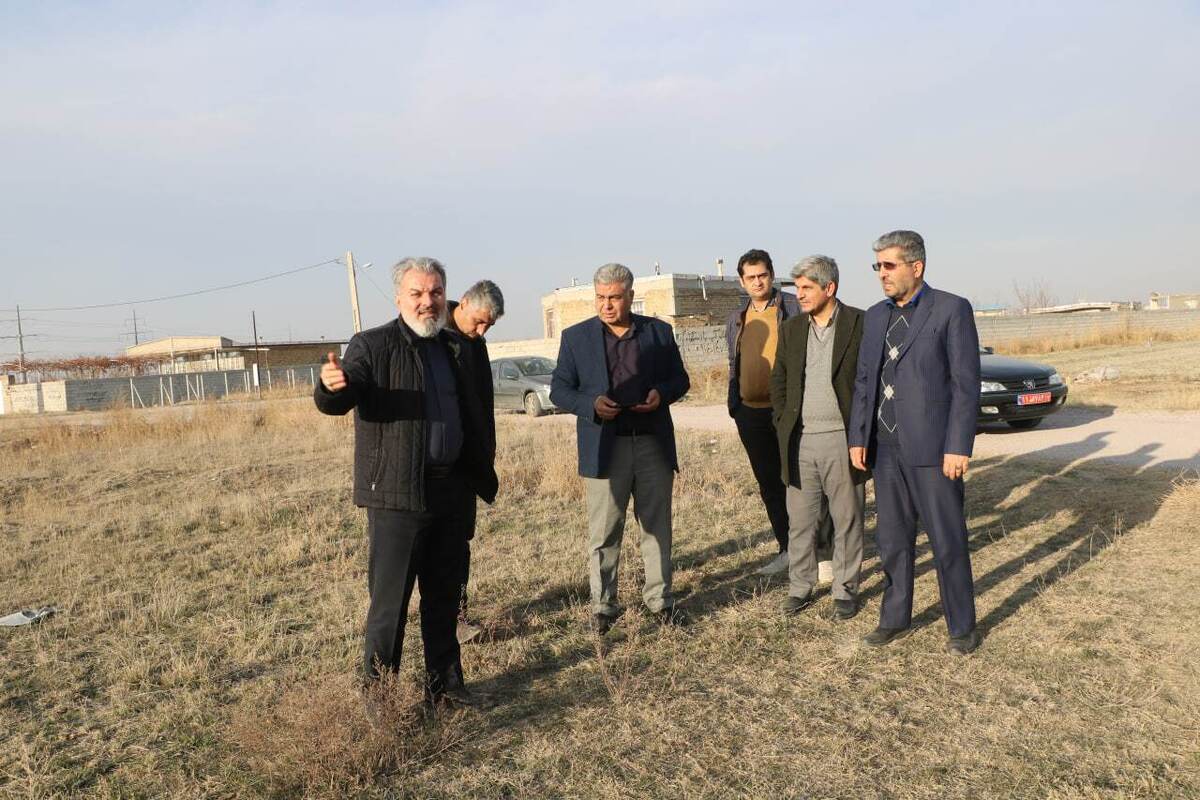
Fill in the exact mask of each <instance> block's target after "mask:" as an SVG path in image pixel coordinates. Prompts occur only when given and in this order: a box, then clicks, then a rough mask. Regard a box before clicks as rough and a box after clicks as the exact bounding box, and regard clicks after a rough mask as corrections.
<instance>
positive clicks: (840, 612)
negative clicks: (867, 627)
mask: <svg viewBox="0 0 1200 800" xmlns="http://www.w3.org/2000/svg"><path fill="white" fill-rule="evenodd" d="M857 613H858V598H856V597H855V598H851V599H849V600H836V599H835V600H834V601H833V618H834V619H843V620H844V619H853V618H854V615H856V614H857Z"/></svg>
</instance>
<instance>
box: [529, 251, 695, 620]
mask: <svg viewBox="0 0 1200 800" xmlns="http://www.w3.org/2000/svg"><path fill="white" fill-rule="evenodd" d="M592 282H593V284H594V286H595V289H596V316H595V317H592V318H591V319H587V320H584V321H583V322H580V323H578V324H576V325H572V326H571V327H569V328H567V329H566V330H564V331H563V333H562V340H561V342H560V344H559V349H558V365H557V366H556V367H555V368H554V375H553V377H552V379H551V382H550V399H551V401H553V403H554V404H555V405H556V406H558V407H559V408H565V409H567V410H568V411H570V412H571V413H572V414H574V415H575V416H576V417H578V420H577V421H576V436H577V440H578V447H579V474H580V475H582V476H583V479H584V484H585V488H586V490H587V505H588V559H589V561H588V572H589V578H590V584H591V593H592V627H593V629H594V630H595V631H596V632H597V633H599V634H601V635H603V634H604V633H606V632H608V630H609V629H610V628H611V627H612V625H613V623H614V622H615V621H616V619H617V617H619V616H620V615H621V611H622V609H621V607H620V605H618V603H617V568H618V566H619V561H620V556H621V539H622V537H623V535H624V531H625V513H626V509H627V507H628V505H629V497H630V495H631V494H632V496H633V511H634V516H635V517H636V518H637V520H638V522H639V523H640V525H641V528H642V541H641V547H642V560H643V562H644V563H645V569H646V585H645V587H644V588H643V590H642V599H643V601H644V602H645V604H646V607H647V608H649V609H650V611H651V612H652V613H653V614H655V615H656V616H658V618H659V620H660V621H661V622H662V623H663V624H666V625H670V624H674V623H676V622H678V621H679V619H678V616H677V615H676V612H675V600H674V596H673V595H672V594H671V489H672V487H673V486H674V483H675V472H676V471H677V470H678V469H679V463H678V458H677V456H676V452H675V428H674V426H673V424H672V423H671V412H670V409H669V406H670V405H671V403H674V402H675V401H677V400H679V399H680V398H682V397H683V396H684V395H685V394H687V391H688V389H689V388H690V386H691V384H690V382H689V380H688V374H687V371H686V370H684V368H683V359H682V358H681V357H680V355H679V348H678V347H677V346H676V344H675V336H674V333H673V332H672V330H671V326H670V325H667V324H666V323H665V322H661V321H659V320H656V319H653V318H652V317H644V316H641V315H640V314H633V313H632V308H633V273H631V272H630V271H629V269H628V268H626V267H624V266H622V265H621V264H605V265H604V266H602V267H600V269H598V270H596V274H595V277H594V279H593V281H592Z"/></svg>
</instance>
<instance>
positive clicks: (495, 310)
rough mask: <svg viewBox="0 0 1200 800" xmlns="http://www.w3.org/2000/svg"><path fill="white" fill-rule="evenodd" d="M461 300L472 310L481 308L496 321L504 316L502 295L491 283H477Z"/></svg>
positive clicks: (498, 288) (497, 287)
mask: <svg viewBox="0 0 1200 800" xmlns="http://www.w3.org/2000/svg"><path fill="white" fill-rule="evenodd" d="M462 299H463V302H464V303H468V304H470V305H471V307H472V308H482V309H483V310H484V311H486V312H488V313H489V314H491V315H492V316H493V317H495V318H496V319H500V318H501V317H503V316H504V295H503V294H502V293H501V292H500V287H499V286H497V285H496V284H494V283H492V282H491V281H479V282H478V283H476V284H475V285H474V286H472V287H471V288H470V289H467V291H466V292H464V293H463V296H462Z"/></svg>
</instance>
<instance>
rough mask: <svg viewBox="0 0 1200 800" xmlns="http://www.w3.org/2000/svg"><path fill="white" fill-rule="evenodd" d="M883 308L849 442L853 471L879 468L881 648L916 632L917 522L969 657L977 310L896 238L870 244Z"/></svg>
mask: <svg viewBox="0 0 1200 800" xmlns="http://www.w3.org/2000/svg"><path fill="white" fill-rule="evenodd" d="M873 249H874V251H875V263H874V264H873V265H872V267H873V268H874V269H875V271H876V272H878V273H879V282H880V284H881V286H882V288H883V293H884V296H885V299H884V300H883V301H882V302H879V303H876V304H875V305H874V306H872V307H871V308H870V309H868V310H867V316H866V324H865V327H864V331H863V341H862V346H861V348H860V349H859V357H858V373H857V375H856V378H855V385H854V407H853V411H852V414H851V419H850V430H849V431H848V436H847V441H848V444H849V446H850V463H851V464H852V465H853V466H854V467H855V468H856V469H860V470H863V469H867V468H868V466H869V467H870V469H871V470H872V472H873V474H874V478H875V504H876V511H877V514H878V521H877V523H876V528H875V540H876V545H877V547H878V549H879V559H880V562H881V563H882V565H883V571H884V591H883V602H882V604H881V606H880V611H879V626H878V627H877V628H876V629H875V630H874V631H872V632H871V633H869V634H868V635H867V636H866V638H865V640H864V641H865V642H866V644H868V645H870V646H873V647H880V646H883V645H885V644H887V643H889V642H891V641H893V640H895V639H898V638H900V637H901V636H904V635H905V634H907V633H908V632H909V629H910V626H911V624H912V605H913V565H914V562H915V561H916V552H915V549H916V536H917V520H918V519H920V521H921V523H922V524H923V525H924V527H925V530H926V533H927V535H928V537H929V543H930V546H931V547H932V548H933V559H934V567H935V569H936V570H937V579H938V589H939V591H940V593H941V599H942V608H943V609H944V611H945V615H946V627H947V628H948V629H949V633H950V638H949V640H948V641H947V642H946V648H945V649H946V651H947V652H948V653H951V654H953V655H966V654H968V653H971V652H973V651H974V650H975V649H976V648H977V647H978V646H979V644H980V641H981V637H980V634H979V631H978V630H977V629H976V627H975V588H974V582H973V579H972V576H971V557H970V553H969V551H968V548H967V525H966V518H965V516H964V512H963V479H964V478H965V476H966V473H967V465H968V463H969V461H970V457H971V452H972V448H973V447H974V442H975V419H976V415H977V414H978V409H979V335H978V333H977V332H976V329H975V316H974V313H973V312H972V310H971V304H970V303H969V302H967V300H965V299H964V298H962V297H959V296H957V295H953V294H950V293H949V292H943V291H939V290H937V289H934V288H933V287H932V286H930V285H928V284H927V283H925V241H924V239H922V238H921V235H920V234H918V233H916V232H915V231H905V230H899V231H892V232H891V233H886V234H884V235H883V236H881V237H879V238H878V239H877V240H876V241H875V244H874V246H873Z"/></svg>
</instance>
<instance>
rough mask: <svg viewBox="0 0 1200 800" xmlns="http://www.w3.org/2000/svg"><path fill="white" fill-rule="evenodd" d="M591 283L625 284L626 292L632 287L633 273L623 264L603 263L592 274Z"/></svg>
mask: <svg viewBox="0 0 1200 800" xmlns="http://www.w3.org/2000/svg"><path fill="white" fill-rule="evenodd" d="M592 283H593V284H596V285H598V284H601V283H621V284H624V285H625V291H627V292H628V291H629V290H630V289H632V288H633V273H632V272H630V271H629V267H627V266H625V265H624V264H615V263H614V264H605V265H604V266H603V267H601V268H600V269H598V270H596V274H595V275H593V276H592Z"/></svg>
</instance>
